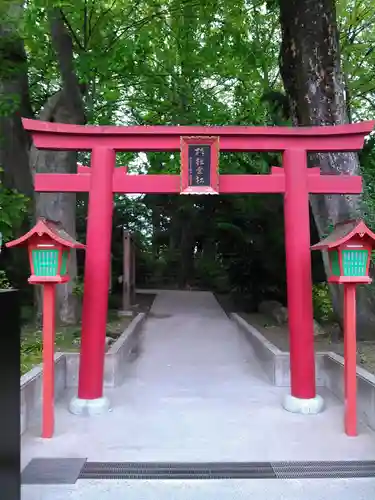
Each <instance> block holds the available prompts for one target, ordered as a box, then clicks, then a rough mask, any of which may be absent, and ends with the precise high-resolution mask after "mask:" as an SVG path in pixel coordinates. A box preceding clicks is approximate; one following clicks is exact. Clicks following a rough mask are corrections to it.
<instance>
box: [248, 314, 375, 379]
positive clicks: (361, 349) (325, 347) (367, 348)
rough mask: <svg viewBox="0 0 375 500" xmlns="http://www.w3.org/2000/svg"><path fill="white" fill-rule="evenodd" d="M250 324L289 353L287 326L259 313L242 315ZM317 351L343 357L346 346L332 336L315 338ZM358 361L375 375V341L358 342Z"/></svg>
mask: <svg viewBox="0 0 375 500" xmlns="http://www.w3.org/2000/svg"><path fill="white" fill-rule="evenodd" d="M240 316H242V317H243V318H244V319H245V320H246V321H247V322H248V323H249V324H251V325H252V326H254V327H255V328H256V329H257V330H259V331H260V333H261V334H262V335H264V337H266V339H267V340H269V341H270V342H272V344H274V345H275V346H276V347H278V348H279V349H280V350H282V351H285V352H289V334H288V328H287V326H278V325H275V324H272V321H270V320H269V319H268V318H267V317H265V316H263V315H262V314H258V313H250V314H245V313H240ZM315 351H333V352H335V353H337V354H340V355H341V356H343V354H344V344H343V342H342V341H339V342H333V341H332V340H331V339H330V336H329V335H328V334H327V335H324V336H319V337H315ZM357 361H358V364H359V365H360V366H362V367H363V368H365V369H366V370H368V371H369V372H370V373H373V374H375V341H367V342H363V341H362V342H358V346H357Z"/></svg>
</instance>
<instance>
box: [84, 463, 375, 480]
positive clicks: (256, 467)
mask: <svg viewBox="0 0 375 500" xmlns="http://www.w3.org/2000/svg"><path fill="white" fill-rule="evenodd" d="M355 477H358V478H359V477H375V461H355V462H354V461H353V462H272V463H269V462H230V463H219V462H218V463H163V462H160V463H157V462H133V463H126V462H125V463H122V462H86V463H85V464H84V466H83V468H82V471H81V473H80V475H79V479H293V478H301V479H303V478H355Z"/></svg>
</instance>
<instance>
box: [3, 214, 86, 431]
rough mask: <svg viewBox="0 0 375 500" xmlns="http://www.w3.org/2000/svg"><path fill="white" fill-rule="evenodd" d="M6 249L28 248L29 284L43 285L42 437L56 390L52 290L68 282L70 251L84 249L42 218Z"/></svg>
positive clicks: (50, 425)
mask: <svg viewBox="0 0 375 500" xmlns="http://www.w3.org/2000/svg"><path fill="white" fill-rule="evenodd" d="M6 246H7V247H16V246H27V247H28V251H29V259H30V267H31V276H30V278H29V280H28V281H29V283H31V284H33V285H43V388H42V394H43V396H42V405H43V408H42V437H43V438H51V437H52V436H53V432H54V399H55V397H54V387H55V359H54V355H55V296H56V293H55V287H56V285H58V284H61V283H65V282H67V281H69V275H68V265H69V256H70V251H71V249H72V248H85V246H84V245H82V243H78V241H76V240H74V239H73V238H72V237H71V236H70V235H69V234H68V233H66V232H65V231H64V230H63V229H62V228H61V226H60V225H59V224H58V223H56V222H52V221H49V220H46V219H44V218H41V219H39V220H38V222H37V224H36V225H35V226H34V227H33V228H32V229H31V230H30V231H29V232H28V233H27V234H25V235H24V236H21V238H18V239H17V240H13V241H10V242H8V243H7V244H6Z"/></svg>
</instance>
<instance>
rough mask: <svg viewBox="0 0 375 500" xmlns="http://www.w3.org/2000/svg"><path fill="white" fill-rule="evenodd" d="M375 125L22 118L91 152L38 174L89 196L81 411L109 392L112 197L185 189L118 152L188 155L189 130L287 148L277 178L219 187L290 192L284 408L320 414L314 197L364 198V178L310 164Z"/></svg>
mask: <svg viewBox="0 0 375 500" xmlns="http://www.w3.org/2000/svg"><path fill="white" fill-rule="evenodd" d="M374 124H375V121H371V122H362V123H357V124H351V125H338V126H326V127H310V128H288V127H246V126H237V127H231V126H224V127H199V126H198V127H196V126H195V127H186V126H135V127H133V126H131V127H126V126H120V127H116V126H82V125H67V124H59V123H49V122H40V121H37V120H30V119H23V125H24V128H25V129H26V130H28V131H30V133H31V135H32V137H33V140H34V144H35V146H36V147H37V148H39V149H52V150H81V151H91V153H92V154H91V168H89V167H82V166H80V167H79V168H78V173H77V174H58V173H56V174H36V176H35V190H36V191H39V192H82V191H84V192H89V207H88V222H87V239H86V247H87V250H86V262H85V278H84V285H85V293H84V300H83V316H82V342H81V355H80V369H79V386H78V397H77V398H75V399H74V400H73V401H72V402H71V405H70V409H71V411H72V412H73V413H82V412H86V413H89V414H90V413H98V412H100V411H103V410H105V409H107V408H108V407H109V402H108V400H107V399H106V398H104V397H103V371H104V355H105V331H106V319H107V307H108V282H109V272H110V271H109V269H110V248H111V231H112V223H111V222H112V210H113V193H114V192H121V193H127V194H130V193H159V194H160V193H166V194H167V193H168V194H170V193H181V191H182V188H181V178H180V176H179V175H161V174H157V175H128V174H127V170H126V167H121V168H116V169H115V161H116V151H133V152H141V151H142V152H147V151H164V152H165V151H171V152H172V151H179V150H180V146H181V138H182V137H183V136H195V137H200V138H202V137H203V138H204V137H206V138H212V137H213V136H216V137H219V138H220V150H221V151H232V152H235V151H243V152H260V151H281V152H282V154H283V160H282V164H283V168H280V167H273V168H272V169H271V173H270V174H268V175H231V174H226V175H219V181H218V184H219V185H218V192H219V193H220V194H229V193H236V194H239V193H283V194H284V213H285V247H286V267H287V287H288V310H289V332H290V367H291V394H290V395H288V396H287V398H286V399H285V401H284V408H285V409H287V410H289V411H293V412H299V413H318V412H319V411H321V409H322V407H323V400H322V398H321V397H320V396H317V394H316V384H315V357H314V333H313V309H312V282H311V256H310V221H309V193H314V194H316V193H321V194H323V193H324V194H344V193H345V194H359V193H361V191H362V180H361V177H359V176H345V175H342V176H336V175H320V170H319V168H310V169H308V168H307V153H308V152H332V151H340V152H352V151H358V150H360V149H361V148H362V147H363V143H364V137H365V136H366V135H367V134H369V133H370V132H371V131H372V130H373V127H374Z"/></svg>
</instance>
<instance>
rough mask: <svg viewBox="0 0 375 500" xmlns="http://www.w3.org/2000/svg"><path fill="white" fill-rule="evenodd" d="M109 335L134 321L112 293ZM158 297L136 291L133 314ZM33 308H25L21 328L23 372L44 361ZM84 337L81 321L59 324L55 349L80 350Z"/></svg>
mask: <svg viewBox="0 0 375 500" xmlns="http://www.w3.org/2000/svg"><path fill="white" fill-rule="evenodd" d="M109 298H110V301H109V307H110V309H109V310H108V318H107V336H108V337H111V338H112V339H116V338H118V337H119V336H120V335H121V334H122V332H123V331H124V330H125V328H126V327H127V326H128V325H129V323H130V322H131V321H132V319H133V318H132V317H131V316H123V317H119V316H118V310H119V309H120V308H121V296H120V297H119V296H116V295H112V296H110V297H109ZM154 299H155V295H153V294H145V293H143V294H137V295H136V298H135V305H134V306H132V310H133V314H137V313H139V312H145V313H147V312H148V311H149V310H150V308H151V306H152V303H153V301H154ZM33 316H34V309H33V308H32V307H23V308H22V323H23V325H24V326H23V328H22V332H21V375H24V374H25V373H27V372H28V371H29V370H31V369H32V368H33V367H34V366H36V365H38V364H40V363H41V362H42V355H43V344H42V331H41V329H40V328H39V329H38V328H37V327H36V326H35V323H33ZM80 339H81V325H80V324H78V325H70V326H60V327H57V328H56V336H55V351H56V352H79V350H80Z"/></svg>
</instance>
